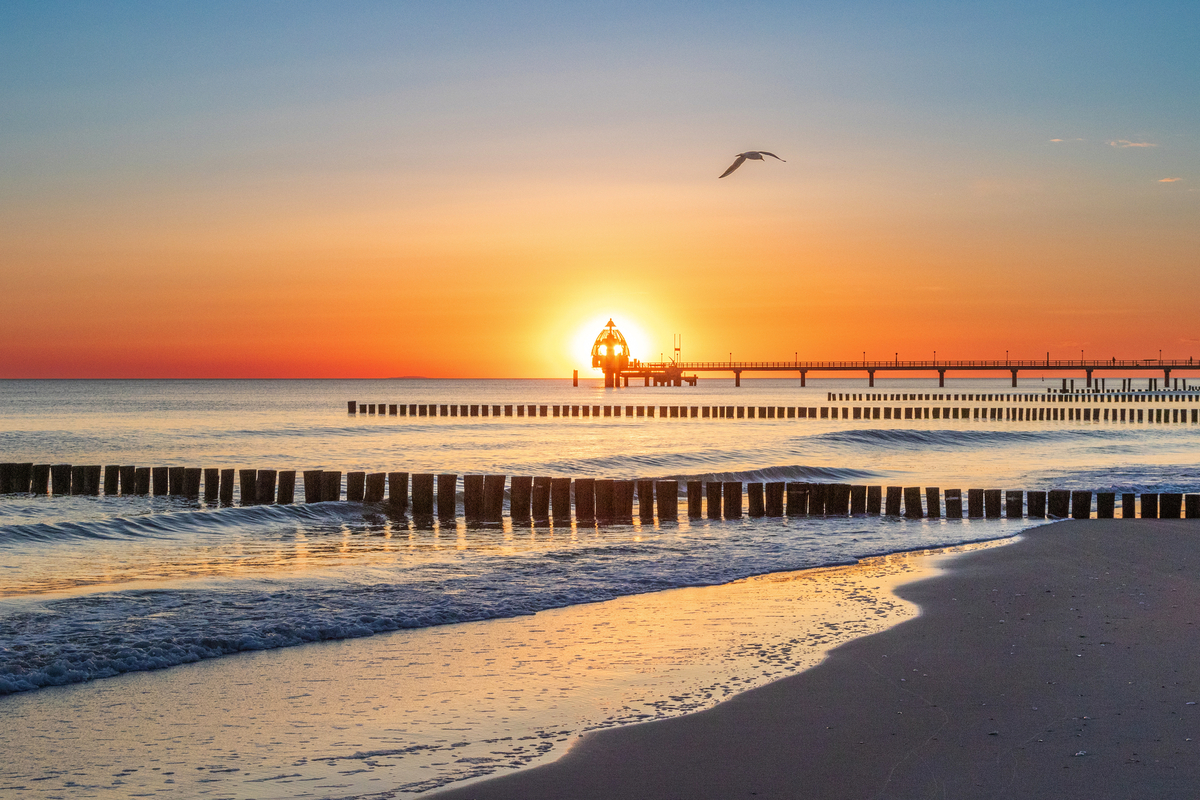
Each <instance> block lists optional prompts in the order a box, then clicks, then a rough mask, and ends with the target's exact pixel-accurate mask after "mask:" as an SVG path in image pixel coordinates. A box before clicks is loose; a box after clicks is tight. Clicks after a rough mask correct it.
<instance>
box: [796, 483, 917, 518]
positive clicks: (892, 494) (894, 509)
mask: <svg viewBox="0 0 1200 800" xmlns="http://www.w3.org/2000/svg"><path fill="white" fill-rule="evenodd" d="M903 495H904V489H903V487H900V486H889V487H887V489H886V490H885V499H884V504H883V513H884V514H886V515H888V516H889V517H898V516H900V498H901V497H902V496H903ZM810 507H811V502H810Z"/></svg>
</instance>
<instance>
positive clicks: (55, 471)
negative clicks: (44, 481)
mask: <svg viewBox="0 0 1200 800" xmlns="http://www.w3.org/2000/svg"><path fill="white" fill-rule="evenodd" d="M50 492H51V494H70V493H71V465H70V464H51V465H50Z"/></svg>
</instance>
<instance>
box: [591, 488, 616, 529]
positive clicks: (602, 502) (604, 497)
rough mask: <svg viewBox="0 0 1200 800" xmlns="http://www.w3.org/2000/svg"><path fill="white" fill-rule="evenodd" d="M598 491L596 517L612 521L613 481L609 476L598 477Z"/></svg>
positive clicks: (604, 520)
mask: <svg viewBox="0 0 1200 800" xmlns="http://www.w3.org/2000/svg"><path fill="white" fill-rule="evenodd" d="M594 486H595V491H596V519H598V520H600V521H601V522H611V521H612V518H613V482H612V480H611V479H609V478H598V479H597V480H596V483H595V484H594Z"/></svg>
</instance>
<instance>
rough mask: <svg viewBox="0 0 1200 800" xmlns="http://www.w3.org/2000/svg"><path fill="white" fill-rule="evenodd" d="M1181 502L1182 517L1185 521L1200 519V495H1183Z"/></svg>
mask: <svg viewBox="0 0 1200 800" xmlns="http://www.w3.org/2000/svg"><path fill="white" fill-rule="evenodd" d="M1183 502H1184V506H1183V516H1184V517H1185V518H1186V519H1200V494H1189V495H1185V496H1184V498H1183Z"/></svg>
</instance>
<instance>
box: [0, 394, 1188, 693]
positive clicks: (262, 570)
mask: <svg viewBox="0 0 1200 800" xmlns="http://www.w3.org/2000/svg"><path fill="white" fill-rule="evenodd" d="M1006 383H1007V382H1006V381H981V380H964V381H960V382H958V383H957V384H954V385H951V386H949V387H948V388H947V389H946V390H945V391H963V392H966V391H972V392H986V391H995V392H1005V391H1011V390H1010V389H1009V388H1008V386H1007V385H1006ZM1045 385H1054V384H1053V383H1050V384H1042V383H1041V382H1038V381H1032V382H1028V383H1027V384H1026V385H1025V386H1023V389H1022V390H1023V391H1034V392H1040V391H1042V390H1043V388H1044V386H1045ZM863 388H864V387H863V386H862V385H861V382H854V381H814V382H813V385H812V386H810V387H808V388H806V389H802V388H800V387H799V386H798V382H796V381H791V380H769V381H768V380H763V381H745V382H744V385H743V386H742V387H741V388H734V387H733V386H732V384H731V382H729V381H718V380H707V381H701V383H700V385H699V386H698V387H694V388H693V387H683V388H657V389H656V388H642V387H638V388H631V389H626V390H620V391H616V392H614V391H612V390H608V391H607V392H606V391H605V390H604V389H603V388H599V387H597V386H594V385H588V386H581V387H579V388H573V387H571V385H570V383H569V382H568V381H435V380H390V381H387V380H385V381H28V382H25V381H6V382H0V460H5V461H38V462H68V463H76V464H79V463H97V464H108V463H122V464H137V465H147V466H152V465H153V466H172V465H179V466H195V467H209V466H213V467H259V468H276V469H299V470H303V469H312V468H325V469H340V470H347V471H348V470H354V469H365V470H370V471H384V470H407V471H410V472H455V473H458V474H460V475H461V474H464V473H481V472H488V473H496V472H499V473H504V474H507V475H514V474H518V475H520V474H524V475H534V474H537V475H558V476H573V477H581V476H594V477H611V478H670V477H675V478H679V479H681V480H682V479H689V478H690V479H702V480H709V479H719V480H743V481H755V480H758V481H761V480H822V481H845V482H857V483H880V484H883V483H890V484H905V485H939V486H942V487H955V486H957V487H962V488H967V487H1002V488H1024V489H1032V488H1049V487H1050V486H1055V487H1061V488H1073V487H1074V488H1091V489H1102V488H1103V489H1116V490H1118V491H1121V490H1127V491H1139V492H1140V491H1142V490H1176V491H1186V490H1194V489H1195V488H1196V487H1197V486H1198V485H1200V458H1198V456H1197V454H1198V453H1200V449H1198V448H1197V445H1198V444H1200V430H1198V429H1197V428H1200V426H1192V425H1175V426H1137V425H1114V424H1106V423H1074V422H1071V423H1028V424H1025V423H1010V422H974V421H972V422H965V421H962V422H960V421H937V420H929V421H919V422H914V421H903V422H885V421H841V420H838V421H832V420H798V419H797V420H786V419H785V420H754V421H751V420H706V419H696V420H691V419H688V420H678V419H676V420H671V419H657V418H656V419H637V418H634V419H629V418H599V419H555V418H552V417H548V418H537V419H527V418H516V417H512V418H498V419H497V418H487V419H483V418H467V419H462V418H428V417H426V418H416V419H414V418H400V417H388V416H382V417H381V416H373V417H372V416H361V415H360V416H357V417H351V416H348V415H347V414H346V413H345V404H346V401H347V400H349V399H355V400H358V401H361V402H376V403H426V402H439V403H440V402H450V403H459V404H473V403H520V402H525V403H539V404H542V403H545V404H555V403H567V402H570V403H587V402H593V403H613V402H620V403H622V404H635V405H637V404H651V403H654V404H660V403H661V404H670V403H676V404H678V403H687V404H689V405H706V404H709V405H716V404H737V405H821V404H824V401H825V396H826V392H829V391H839V390H853V391H862V389H863ZM910 388H921V389H923V390H925V391H928V390H929V389H930V382H929V381H916V380H913V381H891V382H887V383H886V385H882V382H881V387H879V389H878V390H880V391H905V390H908V389H910ZM1021 525H1022V523H1020V522H1019V521H1014V522H1012V523H1010V522H1008V521H989V522H980V521H955V522H947V523H943V524H938V525H914V524H908V523H905V522H903V521H897V520H887V519H878V518H868V519H783V520H767V519H751V518H743V519H742V520H739V521H728V522H726V521H709V520H691V521H689V520H687V519H686V516H684V517H683V518H681V519H680V520H678V521H669V522H668V521H661V522H660V521H655V522H654V523H653V524H644V523H641V522H637V521H635V522H634V523H633V524H632V525H610V526H597V525H594V524H588V525H581V524H576V523H571V524H567V525H559V524H556V525H544V526H534V525H532V524H530V523H523V524H513V523H512V522H511V521H510V520H508V519H507V518H506V520H505V522H504V523H503V524H502V525H497V526H479V527H471V528H468V526H467V525H466V523H465V521H463V520H462V519H459V520H457V521H456V522H455V523H449V522H443V523H440V524H438V525H435V526H434V527H432V528H430V529H421V528H418V527H415V526H414V525H413V523H412V522H411V521H410V520H409V519H407V518H405V517H403V516H400V517H397V516H389V515H388V514H386V513H384V511H383V510H382V509H380V508H377V507H372V506H368V505H362V504H352V503H345V502H339V503H320V504H313V505H303V504H298V505H295V506H289V507H278V506H274V507H272V506H255V507H249V508H240V507H233V508H215V507H205V506H203V504H197V503H189V502H186V501H184V500H181V499H176V498H163V497H153V498H152V497H44V496H43V497H30V496H13V495H10V496H0V598H2V600H0V694H6V693H12V692H19V691H24V690H31V689H37V688H38V687H42V686H47V685H59V684H64V683H71V682H77V681H86V680H91V679H97V678H104V677H107V676H111V675H115V674H119V673H122V672H127V671H131V670H144V669H154V668H160V667H169V666H172V665H176V664H181V663H185V662H189V661H196V660H199V659H208V658H217V657H221V656H222V655H226V654H230V653H235V652H238V651H243V650H247V649H266V648H274V647H282V646H288V645H297V644H302V643H304V642H311V641H318V640H327V639H340V638H352V637H359V636H365V635H370V634H372V633H377V632H381V631H388V630H396V629H400V628H420V627H426V626H434V625H442V624H446V623H453V622H462V621H467V620H485V619H490V618H498V617H505V616H511V615H516V614H527V613H532V612H536V611H538V610H541V609H546V608H552V607H560V606H566V605H571V604H576V603H586V602H594V601H598V600H604V599H609V598H613V597H619V596H622V595H629V594H634V593H640V592H647V591H655V590H659V589H665V588H670V587H678V586H688V585H704V584H715V583H722V582H726V581H729V580H733V579H737V578H741V577H745V576H748V575H754V574H763V573H769V572H776V571H784V570H794V569H800V568H805V567H810V566H817V565H825V564H834V563H845V562H847V561H851V560H853V559H855V558H858V557H861V556H865V555H873V554H881V553H887V552H895V551H902V550H910V549H915V548H923V547H929V546H939V545H947V544H954V543H960V542H964V541H972V540H980V539H987V538H998V537H1001V536H1007V535H1010V534H1011V533H1013V532H1014V530H1019V529H1020V527H1021ZM214 610H216V613H214Z"/></svg>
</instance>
